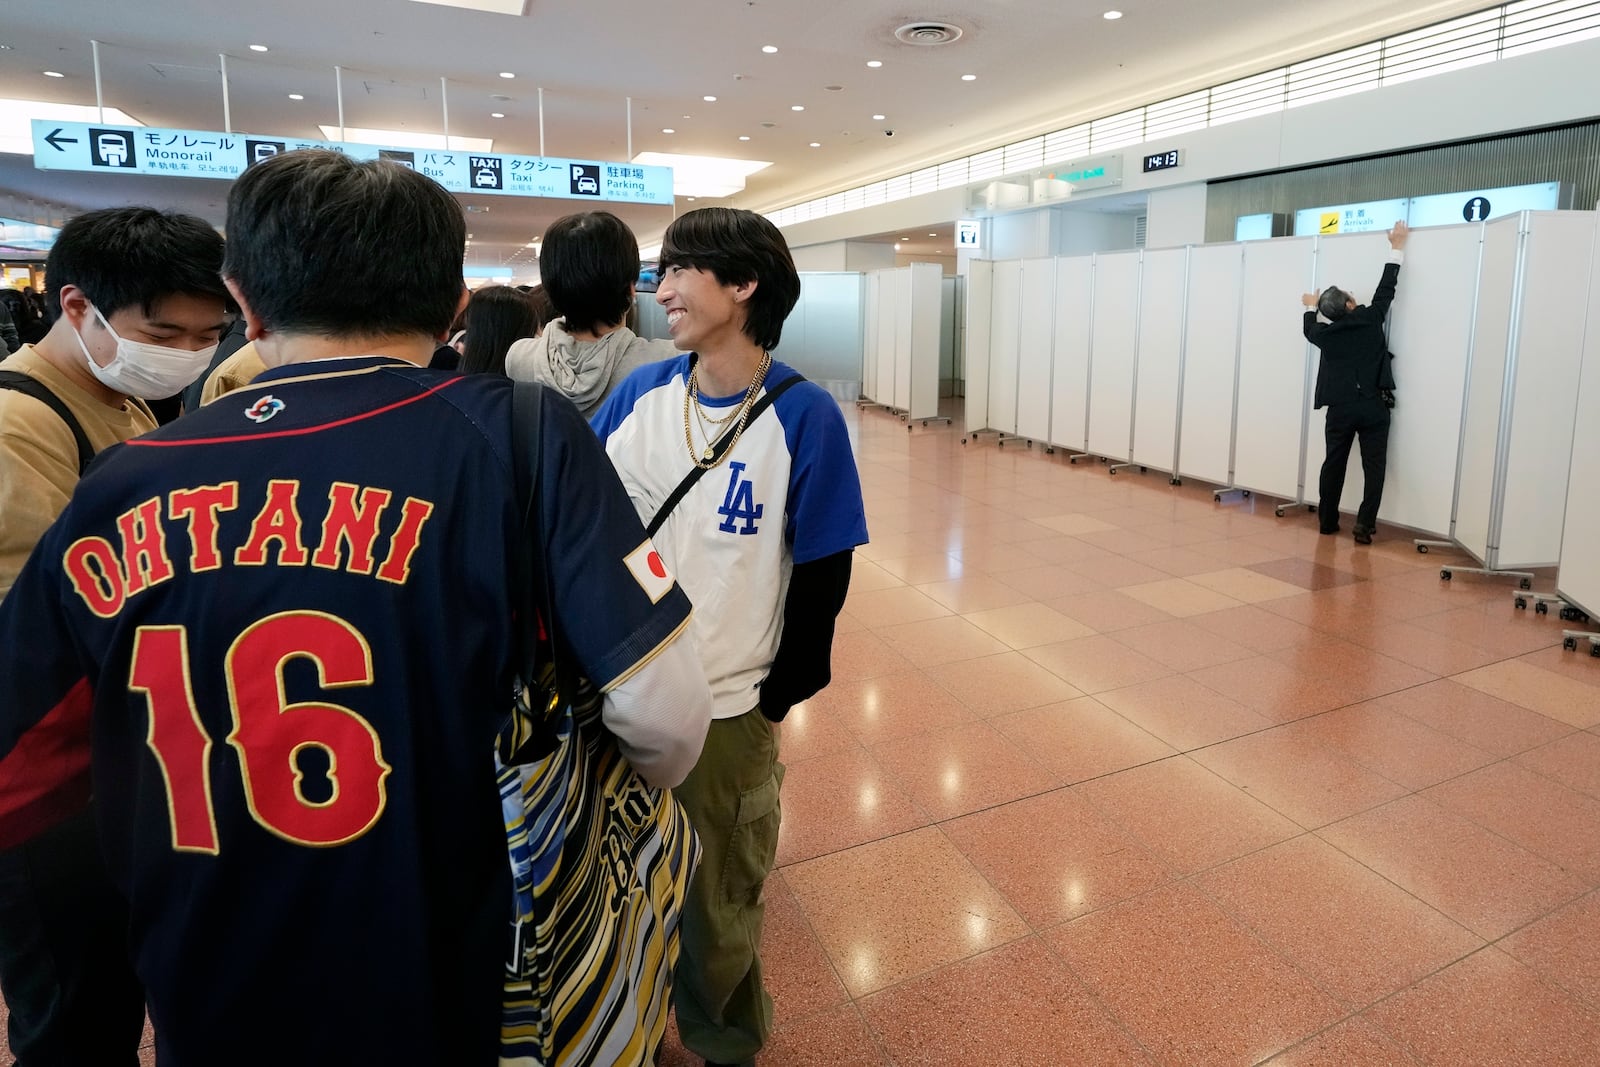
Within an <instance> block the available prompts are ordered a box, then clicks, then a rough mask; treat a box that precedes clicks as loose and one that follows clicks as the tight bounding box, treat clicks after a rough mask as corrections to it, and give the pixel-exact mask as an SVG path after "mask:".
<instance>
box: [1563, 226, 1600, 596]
mask: <svg viewBox="0 0 1600 1067" xmlns="http://www.w3.org/2000/svg"><path fill="white" fill-rule="evenodd" d="M1588 307H1589V314H1588V322H1587V325H1586V328H1585V330H1584V342H1583V362H1582V368H1581V370H1580V371H1579V378H1578V390H1577V393H1578V411H1577V418H1576V420H1575V422H1574V426H1573V434H1572V465H1571V469H1570V470H1569V471H1568V473H1567V513H1566V521H1565V523H1564V524H1563V532H1562V536H1561V570H1560V571H1559V572H1557V574H1556V592H1557V593H1559V594H1560V595H1561V596H1562V598H1563V599H1565V600H1566V601H1567V602H1568V603H1570V604H1574V605H1576V606H1577V607H1579V608H1581V609H1582V610H1584V611H1586V612H1588V613H1589V615H1590V617H1591V618H1600V551H1596V545H1595V531H1596V530H1600V493H1597V492H1595V486H1594V470H1595V461H1596V460H1597V459H1600V241H1596V242H1595V251H1594V256H1593V258H1592V259H1591V260H1590V267H1589V300H1588Z"/></svg>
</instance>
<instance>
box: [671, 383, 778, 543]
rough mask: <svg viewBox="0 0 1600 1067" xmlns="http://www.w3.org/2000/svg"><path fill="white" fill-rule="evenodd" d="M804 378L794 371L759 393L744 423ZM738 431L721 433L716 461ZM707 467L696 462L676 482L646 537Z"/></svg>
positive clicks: (718, 461) (753, 420) (750, 420)
mask: <svg viewBox="0 0 1600 1067" xmlns="http://www.w3.org/2000/svg"><path fill="white" fill-rule="evenodd" d="M805 380H806V376H805V375H803V374H800V373H798V372H796V373H795V374H794V376H793V377H789V378H785V379H784V380H783V381H781V382H779V383H778V384H777V385H775V386H773V387H772V388H771V389H768V390H767V391H766V392H765V393H763V394H761V399H760V400H757V401H756V402H755V406H754V407H752V408H751V409H750V417H749V418H747V419H745V420H744V422H745V425H746V426H749V425H750V424H751V423H752V422H755V421H756V420H757V419H759V418H760V417H761V413H762V412H763V411H765V410H767V409H768V408H769V407H771V406H772V404H773V402H774V401H776V400H777V399H778V398H779V397H780V396H782V395H783V394H784V393H787V392H788V391H789V389H790V388H791V387H793V386H796V385H799V384H800V383H801V382H803V381H805ZM738 432H739V431H738V429H737V428H734V429H730V430H729V431H728V432H727V433H725V434H723V435H722V439H721V440H720V441H718V442H717V445H716V451H715V453H714V454H715V456H716V457H717V463H721V462H722V457H723V456H725V455H727V454H728V449H729V448H731V447H732V446H733V437H734V434H736V433H738ZM717 463H713V464H712V465H711V466H712V467H715V466H716V465H717ZM709 469H710V468H709V467H702V466H700V465H699V464H698V463H696V464H695V465H694V466H693V467H691V468H689V473H688V474H685V475H684V476H683V481H681V482H679V483H678V487H677V488H676V489H674V490H673V491H672V494H671V495H670V496H668V497H667V499H666V500H664V501H662V502H661V507H660V508H659V509H658V510H657V511H656V514H655V518H653V519H651V520H650V525H649V526H647V527H645V531H644V532H645V536H646V537H654V536H655V535H656V531H658V530H660V529H661V527H662V524H664V523H665V522H666V521H667V517H668V516H669V515H671V514H672V509H673V508H675V507H677V506H678V504H679V503H681V502H682V500H683V498H684V497H686V496H688V495H689V490H691V489H693V488H694V485H695V483H696V482H698V481H699V480H700V479H701V478H702V477H704V476H705V473H706V471H707V470H709Z"/></svg>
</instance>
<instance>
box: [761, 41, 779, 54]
mask: <svg viewBox="0 0 1600 1067" xmlns="http://www.w3.org/2000/svg"><path fill="white" fill-rule="evenodd" d="M761 50H762V51H763V52H765V53H766V54H767V55H769V56H770V55H771V54H772V53H774V52H776V51H777V50H778V46H777V45H775V44H764V45H762V46H761Z"/></svg>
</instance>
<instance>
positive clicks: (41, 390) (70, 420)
mask: <svg viewBox="0 0 1600 1067" xmlns="http://www.w3.org/2000/svg"><path fill="white" fill-rule="evenodd" d="M0 389H11V390H13V391H15V392H18V393H21V394H23V395H24V396H31V397H33V398H34V399H35V400H37V401H39V403H41V404H43V405H45V406H46V407H48V408H49V409H50V410H51V411H53V412H55V413H56V414H57V415H59V416H61V421H62V422H64V423H66V424H67V429H69V430H71V431H72V439H73V441H75V442H77V445H78V476H79V477H82V476H83V472H84V471H86V470H88V469H89V462H90V461H91V460H93V459H94V448H93V447H92V446H91V445H90V444H89V436H88V435H87V434H85V433H84V432H83V426H82V425H81V424H80V423H79V422H78V419H77V417H76V416H75V415H73V414H72V409H71V408H69V407H67V405H66V403H65V402H64V401H62V399H61V398H60V397H59V396H56V394H54V393H52V392H51V391H50V387H49V386H48V385H45V384H44V383H43V382H41V381H40V380H39V379H37V378H33V377H30V376H28V375H26V374H23V373H22V372H21V371H18V370H0Z"/></svg>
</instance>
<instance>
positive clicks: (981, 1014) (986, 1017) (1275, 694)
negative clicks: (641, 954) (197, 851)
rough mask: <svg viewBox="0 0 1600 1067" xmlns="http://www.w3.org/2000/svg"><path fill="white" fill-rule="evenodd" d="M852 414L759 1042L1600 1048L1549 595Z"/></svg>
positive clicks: (1220, 1056) (1146, 1060) (1596, 962)
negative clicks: (851, 530)
mask: <svg viewBox="0 0 1600 1067" xmlns="http://www.w3.org/2000/svg"><path fill="white" fill-rule="evenodd" d="M846 418H847V420H848V421H849V423H850V424H851V426H852V432H853V433H854V434H855V437H856V445H857V456H858V459H859V464H860V469H861V474H862V482H863V487H864V490H865V493H866V500H867V508H868V521H869V525H870V527H871V531H872V537H873V541H872V544H870V545H868V546H866V547H864V548H863V549H862V550H861V552H860V553H858V555H857V559H856V566H855V572H854V578H853V581H852V590H851V594H850V597H849V600H848V603H847V606H846V610H845V613H844V615H843V616H842V617H841V619H840V625H839V632H838V636H837V637H836V639H835V643H834V655H833V677H834V681H833V684H832V685H831V686H830V687H829V688H828V689H827V690H825V691H824V692H823V693H821V694H819V695H817V696H816V697H814V698H813V699H811V700H810V701H807V702H806V703H805V704H803V705H801V706H799V707H797V708H796V709H795V710H794V711H793V713H792V714H791V715H790V717H789V719H788V721H787V723H786V724H785V726H784V730H783V738H782V747H783V758H784V761H785V763H786V764H787V766H788V773H787V777H786V779H785V782H784V788H783V814H784V819H783V829H782V834H781V837H780V842H779V851H778V863H779V869H778V871H777V872H776V874H775V875H774V876H773V877H772V879H771V880H770V881H769V883H768V901H769V903H768V912H767V915H768V918H767V926H766V932H765V939H764V950H763V951H764V957H765V962H766V970H767V976H768V985H769V989H770V991H771V993H772V995H773V999H774V1002H775V1004H776V1010H777V1029H776V1031H775V1033H774V1035H773V1038H772V1041H771V1042H770V1043H769V1045H768V1047H767V1048H766V1050H765V1051H764V1052H763V1054H762V1056H761V1057H760V1063H761V1064H762V1065H764V1067H769V1065H770V1067H784V1065H800V1067H811V1065H822V1064H826V1065H830V1067H831V1065H835V1064H844V1065H858V1064H859V1065H889V1064H894V1065H904V1067H924V1065H934V1064H937V1065H941V1067H943V1065H947V1064H948V1065H965V1064H978V1063H982V1064H1017V1065H1025V1067H1075V1065H1079V1064H1086V1065H1087V1064H1093V1065H1099V1064H1121V1063H1136V1064H1197V1065H1205V1067H1210V1065H1214V1064H1220V1065H1228V1064H1251V1063H1265V1062H1271V1063H1273V1064H1275V1065H1279V1067H1282V1065H1289V1064H1299V1065H1306V1064H1335V1065H1345V1064H1356V1065H1363V1067H1364V1065H1368V1064H1419V1065H1420V1064H1432V1065H1452V1067H1453V1065H1457V1064H1492V1065H1496V1067H1499V1065H1503V1064H1540V1065H1544V1064H1573V1065H1584V1067H1593V1065H1595V1064H1597V1063H1600V829H1597V828H1600V661H1595V660H1591V659H1590V658H1589V657H1588V656H1587V655H1581V654H1574V653H1570V652H1563V651H1562V650H1561V648H1560V642H1561V633H1560V629H1561V624H1560V623H1559V622H1558V621H1556V620H1555V618H1554V616H1537V615H1534V614H1533V613H1531V612H1519V611H1516V610H1515V609H1514V608H1513V607H1512V606H1511V599H1510V589H1509V587H1508V586H1507V584H1506V583H1504V582H1497V581H1492V580H1485V579H1477V578H1473V577H1471V576H1467V575H1458V576H1457V577H1456V579H1455V580H1454V581H1453V582H1450V583H1444V582H1441V581H1439V579H1438V564H1439V560H1440V557H1439V556H1437V555H1431V556H1427V557H1423V556H1419V555H1417V554H1416V553H1415V552H1414V551H1412V549H1411V546H1410V545H1409V544H1408V543H1407V542H1406V541H1405V540H1404V538H1403V537H1402V536H1401V535H1399V534H1398V533H1395V532H1390V531H1383V532H1381V533H1380V536H1379V540H1378V543H1377V544H1374V545H1372V546H1370V547H1357V546H1355V545H1354V544H1353V543H1352V542H1351V541H1350V539H1349V537H1348V535H1346V536H1345V537H1344V538H1322V537H1319V536H1318V535H1317V534H1316V532H1315V518H1314V517H1312V516H1308V515H1306V514H1305V513H1304V512H1303V511H1300V512H1294V511H1291V512H1290V513H1288V514H1287V515H1286V516H1285V517H1284V518H1282V519H1278V518H1275V517H1274V515H1273V502H1272V501H1266V500H1248V499H1247V500H1242V501H1234V502H1229V503H1224V504H1217V503H1215V502H1214V501H1213V499H1212V497H1211V494H1210V491H1209V488H1208V487H1204V486H1195V485H1186V486H1181V487H1172V486H1170V485H1168V484H1167V479H1166V478H1165V477H1164V476H1157V475H1155V474H1153V473H1152V474H1151V475H1149V476H1147V477H1140V476H1137V475H1129V476H1119V477H1117V478H1115V479H1111V478H1108V477H1107V476H1106V473H1105V471H1104V469H1103V468H1102V467H1101V466H1100V465H1099V464H1097V463H1079V464H1077V465H1070V464H1068V463H1067V462H1066V461H1065V456H1064V455H1060V454H1058V455H1055V456H1046V455H1043V454H1041V453H1040V452H1039V451H1038V450H1036V449H1034V450H1030V449H1027V448H1018V447H1013V446H1008V447H1007V448H1006V449H1004V450H999V449H997V448H995V446H994V444H993V440H992V438H991V439H987V440H986V441H985V442H984V443H978V442H973V443H970V444H967V445H965V446H963V445H962V444H960V439H961V435H960V431H959V430H952V429H949V428H933V429H927V430H923V429H921V428H918V429H916V430H915V432H913V433H910V434H907V433H906V430H905V426H904V425H903V424H902V423H901V422H899V421H898V420H897V419H893V418H890V417H888V416H884V415H881V414H858V413H857V412H856V411H855V410H854V409H853V408H849V409H847V410H846ZM1346 525H1347V526H1348V523H1346ZM1536 584H1537V587H1538V588H1540V589H1546V588H1549V586H1550V584H1551V582H1550V577H1549V576H1548V575H1545V576H1541V578H1540V580H1539V582H1538V583H1536ZM146 1055H147V1057H148V1055H149V1052H148V1050H146ZM662 1062H663V1064H665V1065H666V1067H683V1065H685V1064H691V1063H696V1062H697V1061H695V1060H693V1059H692V1058H691V1057H689V1056H688V1054H687V1053H686V1052H685V1051H684V1050H683V1048H682V1047H681V1045H679V1044H678V1043H677V1040H676V1037H675V1036H669V1039H668V1042H667V1045H666V1046H665V1048H664V1049H663V1057H662Z"/></svg>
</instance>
